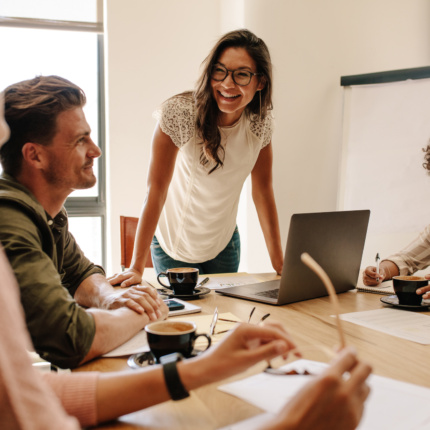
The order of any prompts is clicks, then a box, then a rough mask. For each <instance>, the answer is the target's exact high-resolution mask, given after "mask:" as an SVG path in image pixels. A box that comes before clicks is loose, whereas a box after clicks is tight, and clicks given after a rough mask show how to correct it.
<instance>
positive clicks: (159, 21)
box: [105, 0, 430, 272]
mask: <svg viewBox="0 0 430 430" xmlns="http://www.w3.org/2000/svg"><path fill="white" fill-rule="evenodd" d="M167 10H168V11H169V12H168V13H166V11H167ZM106 13H107V19H106V21H105V22H106V32H107V43H108V44H107V55H108V58H107V71H108V75H107V92H108V102H109V110H108V121H109V124H108V132H109V154H108V157H109V167H110V172H108V175H109V176H108V185H109V187H110V189H109V191H110V195H109V204H110V208H109V215H110V217H111V218H110V219H111V221H112V223H111V229H110V231H111V233H112V242H111V249H112V268H109V267H108V270H109V271H111V270H115V271H116V270H118V269H119V215H120V214H127V215H136V216H138V215H139V212H140V207H141V204H142V202H143V198H144V195H145V182H146V173H147V162H148V159H149V148H150V140H151V135H152V131H153V128H154V125H155V121H154V120H153V119H152V117H151V114H152V111H153V110H154V108H155V107H156V106H157V105H158V104H159V103H160V102H161V101H163V100H164V99H166V98H167V97H169V96H171V95H173V94H175V93H177V92H180V91H183V90H185V89H187V88H191V87H192V85H193V83H194V81H195V79H196V78H197V76H198V68H199V65H200V63H201V61H202V60H203V59H204V58H205V56H206V55H207V53H208V52H209V50H210V48H211V47H212V45H213V44H214V42H215V41H216V40H217V39H218V37H219V36H220V35H221V34H223V33H224V32H226V31H228V30H230V29H233V28H237V27H241V26H245V27H247V28H249V29H250V30H251V31H253V32H255V33H256V34H257V35H259V36H260V37H261V38H263V39H264V40H265V42H266V43H267V45H268V46H269V49H270V51H271V55H272V60H273V63H274V89H275V92H274V94H275V99H274V103H275V117H276V118H277V125H276V129H275V134H274V138H273V144H274V153H275V160H274V186H275V194H276V198H277V204H278V212H279V216H280V221H281V233H282V239H283V242H284V243H285V240H286V235H287V232H288V226H289V218H290V215H291V214H292V213H295V212H307V211H326V210H334V209H336V196H337V187H338V173H339V172H338V169H339V161H340V148H341V133H342V130H341V122H342V89H341V87H340V85H339V82H340V76H342V75H349V74H359V73H370V72H378V71H384V70H393V69H402V68H409V67H420V66H426V65H429V64H430V23H429V17H430V3H429V2H428V1H427V0H411V1H405V0H360V1H357V0H324V1H321V0H300V1H299V0H246V1H244V0H217V1H215V0H213V1H209V0H205V1H203V0H182V1H180V2H179V1H177V0H157V1H156V2H154V1H149V0H122V1H121V2H119V1H117V0H106ZM173 71H175V73H173ZM247 194H248V199H247V201H245V202H244V206H245V210H246V212H247V214H248V219H247V222H246V225H245V230H242V235H243V236H244V235H245V236H247V238H246V239H247V240H246V241H245V242H244V245H245V246H246V250H245V252H244V254H245V255H244V260H245V261H244V262H243V263H244V264H243V265H242V267H243V268H245V269H246V270H248V271H250V272H253V271H270V270H271V267H270V262H269V259H268V257H267V256H266V255H265V252H263V250H265V245H264V240H263V237H262V234H261V232H260V229H259V227H258V221H257V219H256V214H255V210H254V209H253V206H252V203H251V202H250V199H249V190H247ZM263 255H264V258H262V256H263Z"/></svg>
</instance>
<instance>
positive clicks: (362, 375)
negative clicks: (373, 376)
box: [346, 361, 372, 389]
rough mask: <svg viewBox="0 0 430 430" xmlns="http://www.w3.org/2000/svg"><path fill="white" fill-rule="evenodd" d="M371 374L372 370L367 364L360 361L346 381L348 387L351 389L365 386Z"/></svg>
mask: <svg viewBox="0 0 430 430" xmlns="http://www.w3.org/2000/svg"><path fill="white" fill-rule="evenodd" d="M371 372H372V368H371V367H370V366H369V365H368V364H367V363H363V362H361V361H359V362H358V363H357V364H356V365H355V366H354V369H353V370H351V371H350V376H349V379H348V380H347V381H346V385H347V386H348V387H350V388H351V389H355V388H356V387H360V386H361V385H364V383H365V381H366V380H367V378H368V377H369V375H370V373H371Z"/></svg>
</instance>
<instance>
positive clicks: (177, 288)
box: [157, 267, 199, 296]
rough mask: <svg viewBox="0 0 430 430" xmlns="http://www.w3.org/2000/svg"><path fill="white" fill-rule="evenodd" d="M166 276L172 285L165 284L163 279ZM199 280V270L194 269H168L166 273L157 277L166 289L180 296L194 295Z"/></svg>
mask: <svg viewBox="0 0 430 430" xmlns="http://www.w3.org/2000/svg"><path fill="white" fill-rule="evenodd" d="M163 276H165V277H166V278H167V279H168V280H169V284H170V285H166V284H163V282H162V281H161V279H160V278H161V277H163ZM198 280H199V269H196V268H194V267H178V268H174V269H167V271H166V272H161V273H159V274H158V276H157V281H158V282H159V283H160V284H161V285H162V286H163V287H165V288H168V289H169V290H173V292H174V293H175V294H176V295H178V296H181V295H183V296H184V295H188V296H189V295H192V294H193V293H194V288H196V285H197V282H198Z"/></svg>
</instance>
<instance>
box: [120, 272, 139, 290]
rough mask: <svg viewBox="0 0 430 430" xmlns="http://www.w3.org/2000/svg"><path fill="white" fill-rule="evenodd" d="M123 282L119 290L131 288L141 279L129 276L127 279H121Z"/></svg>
mask: <svg viewBox="0 0 430 430" xmlns="http://www.w3.org/2000/svg"><path fill="white" fill-rule="evenodd" d="M123 279H124V280H123V281H122V282H121V285H120V287H121V288H127V287H132V286H133V285H136V284H139V283H140V281H141V279H139V278H138V277H136V276H134V275H131V276H129V277H128V278H123Z"/></svg>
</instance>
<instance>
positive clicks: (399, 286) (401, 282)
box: [393, 276, 428, 306]
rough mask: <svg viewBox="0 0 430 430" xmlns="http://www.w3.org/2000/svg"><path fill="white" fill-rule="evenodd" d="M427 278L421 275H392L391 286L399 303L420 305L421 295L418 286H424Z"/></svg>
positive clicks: (426, 283)
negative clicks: (418, 292)
mask: <svg viewBox="0 0 430 430" xmlns="http://www.w3.org/2000/svg"><path fill="white" fill-rule="evenodd" d="M427 285H428V280H427V279H425V278H423V277H421V276H393V287H394V292H395V293H396V295H397V297H398V299H399V304H400V305H408V306H420V305H421V301H422V299H423V297H422V295H419V294H417V292H416V291H417V290H418V288H422V287H426V286H427Z"/></svg>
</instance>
